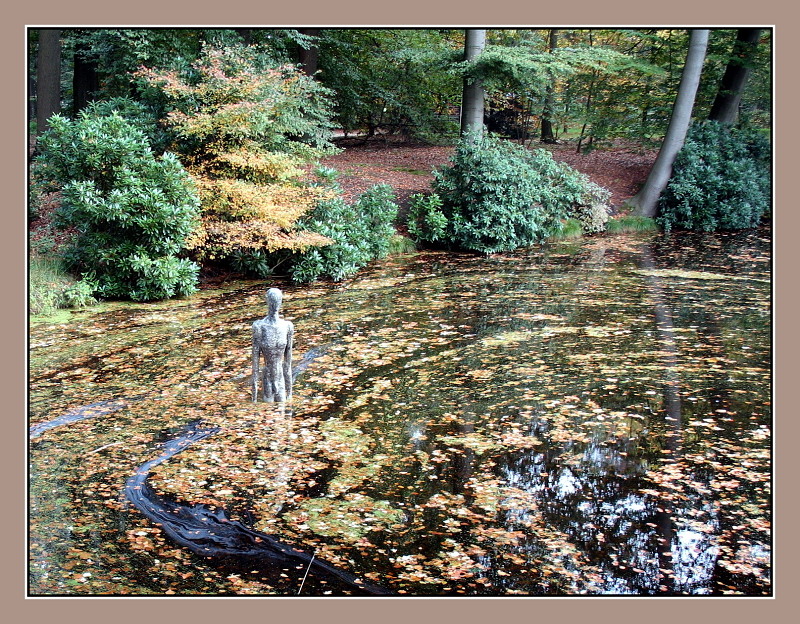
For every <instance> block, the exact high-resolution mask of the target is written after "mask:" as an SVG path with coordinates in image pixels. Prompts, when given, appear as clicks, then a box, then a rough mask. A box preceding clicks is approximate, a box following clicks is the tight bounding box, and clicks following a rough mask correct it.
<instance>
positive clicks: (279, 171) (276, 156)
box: [204, 148, 303, 184]
mask: <svg viewBox="0 0 800 624" xmlns="http://www.w3.org/2000/svg"><path fill="white" fill-rule="evenodd" d="M302 164H303V161H302V160H301V159H299V158H297V157H295V156H291V155H289V154H281V153H276V152H261V151H255V150H251V149H247V148H244V149H238V150H236V151H225V152H218V153H215V154H214V155H213V156H212V158H211V160H210V162H208V163H207V164H206V165H205V167H204V168H205V170H206V171H207V172H208V173H209V174H211V175H217V176H220V177H233V178H241V179H243V180H250V181H251V182H256V183H258V184H269V183H270V182H288V181H290V180H297V179H298V178H299V177H300V176H301V175H302V174H303V170H302V169H301V168H300V165H302Z"/></svg>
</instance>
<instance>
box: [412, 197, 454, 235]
mask: <svg viewBox="0 0 800 624" xmlns="http://www.w3.org/2000/svg"><path fill="white" fill-rule="evenodd" d="M409 204H410V207H409V210H408V223H407V227H408V233H409V234H410V235H411V238H412V240H414V241H417V242H424V243H435V242H437V241H439V240H442V239H443V238H444V236H445V234H446V231H447V217H445V216H444V214H443V213H442V198H441V197H439V195H438V194H437V193H431V194H429V195H423V194H421V193H417V194H415V195H412V196H411V197H410V198H409Z"/></svg>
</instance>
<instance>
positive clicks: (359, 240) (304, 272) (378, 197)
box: [290, 184, 398, 282]
mask: <svg viewBox="0 0 800 624" xmlns="http://www.w3.org/2000/svg"><path fill="white" fill-rule="evenodd" d="M397 210H398V206H397V204H396V203H394V192H393V191H392V188H391V187H390V186H389V185H387V184H378V185H375V186H373V187H372V188H370V189H367V190H366V191H365V192H364V193H363V194H362V195H361V196H360V197H359V198H358V199H357V200H356V201H355V202H353V203H352V204H348V203H347V202H346V201H344V199H343V198H342V197H341V196H340V195H337V196H335V197H333V198H332V199H326V200H323V201H321V202H319V204H318V205H317V206H316V208H314V210H313V212H312V213H311V215H310V216H309V217H307V218H306V219H305V220H304V221H303V225H304V226H305V227H306V228H307V229H309V230H311V231H313V232H316V233H318V234H322V235H323V236H327V237H328V238H330V239H331V240H333V244H331V245H328V246H325V247H316V248H313V249H310V250H309V251H306V252H305V253H304V254H303V255H301V256H298V258H297V259H296V261H295V262H294V264H293V266H292V268H291V269H290V273H291V275H292V279H293V280H294V281H296V282H311V281H314V280H317V279H320V278H324V277H328V278H330V279H332V280H334V281H341V280H343V279H345V278H346V277H348V276H350V275H352V274H353V273H355V272H356V271H358V269H360V268H361V267H362V266H364V265H365V264H367V263H368V262H370V261H371V260H374V259H376V258H382V257H384V256H386V255H387V254H388V253H389V246H390V241H391V238H392V236H393V235H394V234H395V230H394V227H393V225H392V224H393V222H394V220H395V218H396V217H397Z"/></svg>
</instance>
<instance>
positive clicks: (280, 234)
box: [188, 218, 333, 254]
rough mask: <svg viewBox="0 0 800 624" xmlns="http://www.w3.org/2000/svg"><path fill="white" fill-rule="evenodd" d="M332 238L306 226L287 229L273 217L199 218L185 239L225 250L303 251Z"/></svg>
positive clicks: (195, 245) (193, 246) (195, 244)
mask: <svg viewBox="0 0 800 624" xmlns="http://www.w3.org/2000/svg"><path fill="white" fill-rule="evenodd" d="M332 243H333V241H332V240H331V239H329V238H327V237H326V236H322V235H321V234H317V233H315V232H309V231H306V230H294V231H293V230H287V229H284V228H281V227H280V226H279V225H277V224H276V223H274V222H272V221H265V220H250V221H219V220H216V219H206V218H204V219H203V220H202V223H201V225H200V227H199V228H198V229H197V230H195V232H194V233H193V235H192V236H191V237H190V240H189V241H188V248H189V249H194V250H201V249H203V250H206V251H207V252H209V253H219V254H225V253H228V252H231V251H234V250H237V249H264V250H266V251H269V252H273V251H279V250H286V251H304V250H306V249H308V248H310V247H324V246H325V245H330V244H332Z"/></svg>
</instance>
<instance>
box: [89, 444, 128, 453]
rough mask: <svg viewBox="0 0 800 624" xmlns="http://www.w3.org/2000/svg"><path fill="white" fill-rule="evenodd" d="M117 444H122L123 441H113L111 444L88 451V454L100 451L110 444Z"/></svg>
mask: <svg viewBox="0 0 800 624" xmlns="http://www.w3.org/2000/svg"><path fill="white" fill-rule="evenodd" d="M117 444H122V442H121V441H120V442H112V443H111V444H106V445H105V446H101V447H100V448H96V449H94V450H93V451H89V452H88V453H86V454H87V455H91V454H92V453H99V452H100V451H102V450H103V449H107V448H108V447H109V446H116V445H117Z"/></svg>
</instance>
